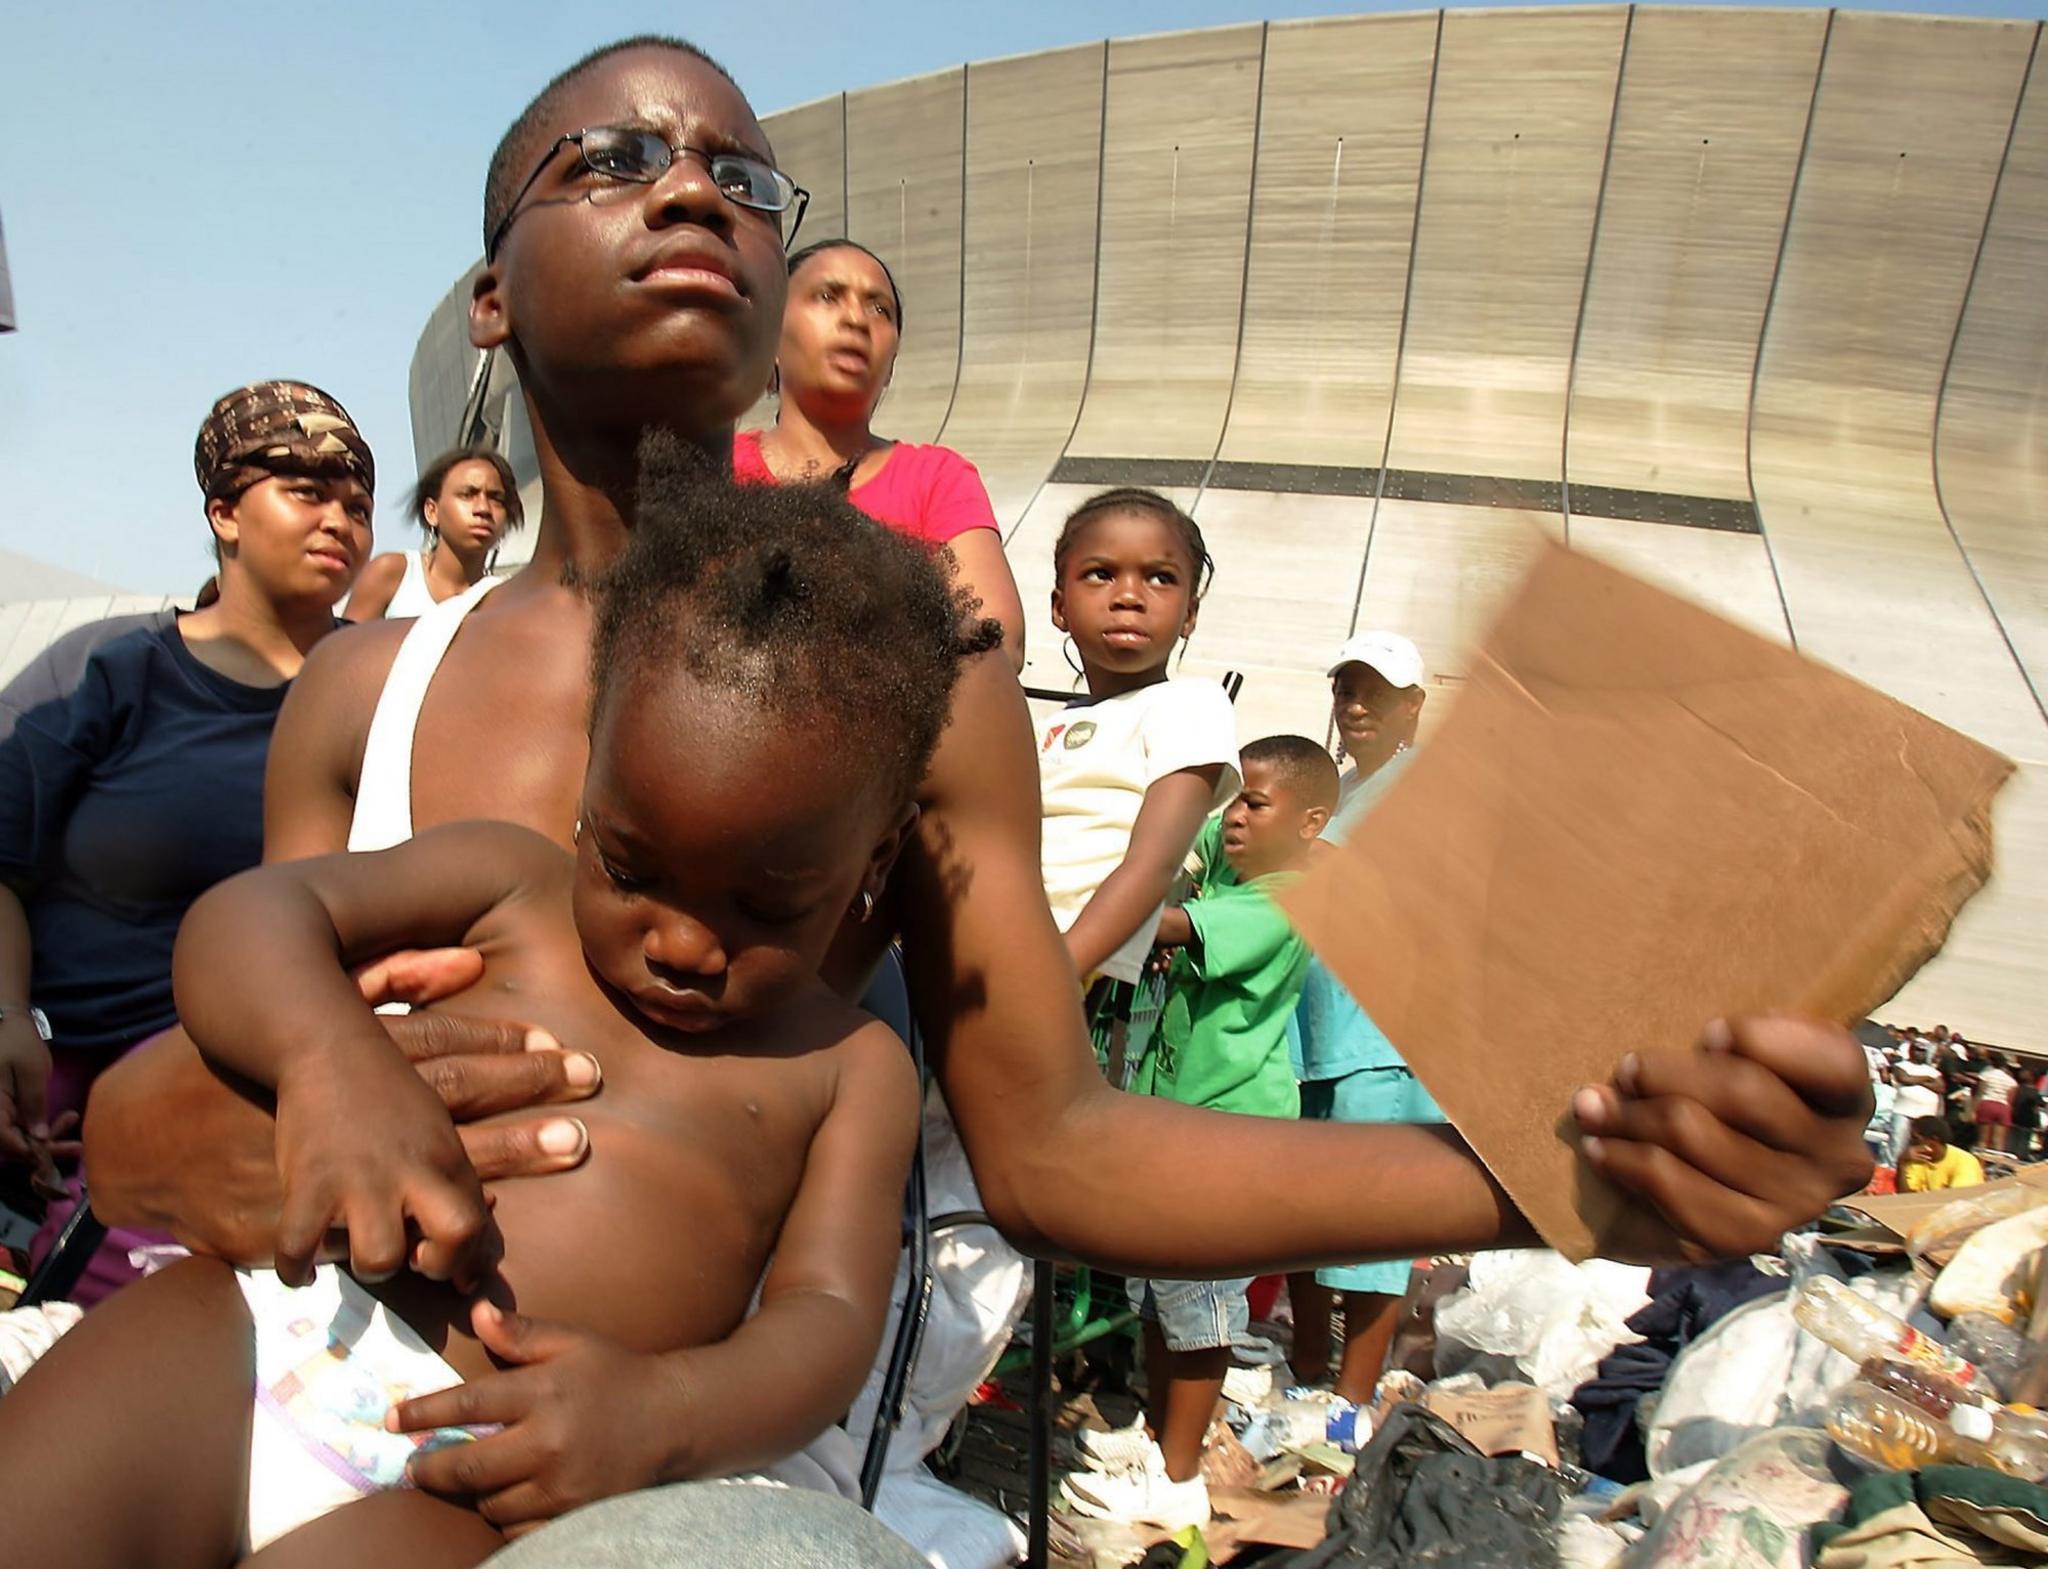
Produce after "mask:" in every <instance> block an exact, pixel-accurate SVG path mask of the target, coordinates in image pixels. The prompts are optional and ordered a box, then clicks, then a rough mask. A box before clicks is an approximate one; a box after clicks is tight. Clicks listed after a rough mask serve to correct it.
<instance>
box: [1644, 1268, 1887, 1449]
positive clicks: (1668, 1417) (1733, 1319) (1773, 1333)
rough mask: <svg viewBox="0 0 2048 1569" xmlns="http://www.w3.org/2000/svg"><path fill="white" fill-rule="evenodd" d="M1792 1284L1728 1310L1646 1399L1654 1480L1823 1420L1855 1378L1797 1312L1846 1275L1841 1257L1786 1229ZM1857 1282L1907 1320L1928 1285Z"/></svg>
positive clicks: (1851, 1366)
mask: <svg viewBox="0 0 2048 1569" xmlns="http://www.w3.org/2000/svg"><path fill="white" fill-rule="evenodd" d="M1784 1251H1785V1259H1786V1262H1787V1263H1788V1264H1790V1266H1791V1269H1792V1275H1791V1278H1790V1280H1789V1281H1788V1282H1787V1285H1788V1287H1789V1289H1788V1290H1787V1291H1786V1292H1785V1293H1783V1294H1780V1295H1777V1296H1770V1297H1761V1298H1759V1299H1758V1300H1757V1301H1755V1302H1751V1303H1748V1304H1746V1305H1745V1306H1743V1307H1740V1308H1737V1309H1736V1310H1735V1311H1734V1312H1733V1313H1730V1314H1729V1315H1728V1316H1727V1317H1726V1318H1724V1319H1722V1320H1721V1322H1720V1323H1718V1324H1716V1325H1714V1327H1713V1328H1712V1329H1709V1330H1708V1331H1707V1332H1706V1333H1705V1334H1704V1335H1702V1336H1700V1338H1699V1339H1698V1340H1695V1341H1694V1342H1693V1343H1692V1344H1691V1345H1689V1346H1687V1347H1686V1348H1685V1350H1684V1351H1683V1352H1681V1353H1680V1354H1679V1357H1678V1360H1677V1361H1676V1362H1674V1363H1672V1365H1671V1372H1670V1375H1669V1377H1667V1378H1666V1379H1665V1381H1664V1389H1663V1391H1662V1393H1661V1394H1659V1395H1658V1396H1657V1397H1656V1398H1655V1399H1654V1400H1645V1401H1644V1402H1643V1405H1642V1407H1641V1410H1640V1417H1639V1419H1640V1420H1641V1421H1642V1423H1643V1424H1644V1443H1643V1452H1644V1458H1645V1459H1646V1461H1647V1462H1648V1464H1649V1469H1650V1475H1651V1476H1653V1477H1663V1476H1668V1475H1669V1474H1670V1473H1672V1472H1673V1471H1680V1470H1683V1469H1685V1468H1686V1467H1688V1466H1692V1465H1697V1464H1699V1463H1700V1462H1701V1461H1703V1460H1718V1459H1719V1458H1721V1457H1722V1456H1723V1455H1726V1454H1728V1453H1730V1452H1731V1451H1732V1450H1734V1449H1735V1448H1736V1447H1737V1446H1738V1445H1739V1444H1741V1443H1743V1442H1744V1441H1745V1440H1746V1439H1748V1438H1749V1437H1750V1436H1751V1435H1752V1434H1755V1433H1760V1432H1762V1431H1763V1430H1764V1429H1766V1428H1772V1427H1785V1426H1801V1427H1818V1426H1820V1425H1821V1422H1822V1420H1823V1418H1824V1417H1825V1415H1826V1411H1827V1405H1828V1402H1829V1400H1830V1399H1831V1398H1832V1397H1833V1395H1834V1394H1835V1392H1836V1391H1837V1390H1839V1389H1841V1388H1842V1386H1843V1385H1845V1384H1847V1383H1848V1382H1849V1381H1850V1380H1851V1379H1852V1378H1854V1377H1855V1376H1856V1364H1855V1363H1853V1362H1851V1361H1850V1360H1849V1359H1848V1358H1847V1357H1845V1356H1842V1355H1840V1354H1838V1353H1837V1352H1835V1351H1832V1350H1830V1349H1829V1348H1828V1346H1827V1345H1825V1344H1824V1343H1823V1342H1822V1341H1820V1340H1818V1339H1816V1338H1815V1337H1814V1336H1812V1335H1809V1334H1807V1333H1806V1331H1804V1330H1803V1329H1801V1328H1800V1327H1799V1326H1798V1324H1796V1323H1794V1322H1793V1319H1792V1299H1793V1297H1795V1296H1796V1295H1797V1294H1798V1288H1799V1287H1800V1286H1802V1285H1804V1284H1805V1283H1806V1282H1807V1281H1808V1280H1810V1279H1812V1278H1813V1277H1814V1276H1816V1275H1830V1276H1833V1277H1834V1278H1836V1279H1840V1278H1842V1277H1841V1271H1840V1270H1838V1269H1837V1268H1836V1267H1835V1265H1834V1262H1833V1260H1831V1259H1830V1258H1829V1257H1828V1255H1827V1254H1826V1253H1825V1252H1823V1251H1822V1250H1821V1248H1820V1247H1819V1246H1818V1244H1816V1243H1815V1241H1814V1239H1813V1238H1811V1237H1807V1236H1788V1237H1787V1238H1785V1241H1784ZM1849 1284H1850V1289H1852V1290H1854V1291H1855V1292H1857V1293H1858V1294H1859V1295H1862V1296H1865V1297H1868V1298H1869V1299H1870V1300H1871V1301H1873V1302H1876V1303H1877V1304H1878V1305H1880V1306H1881V1307H1883V1308H1885V1309H1886V1310H1887V1311H1889V1312H1892V1313H1895V1314H1897V1315H1898V1316H1899V1317H1900V1318H1906V1317H1908V1316H1910V1315H1911V1313H1912V1312H1913V1310H1914V1309H1915V1308H1916V1307H1917V1306H1918V1305H1919V1303H1920V1299H1921V1296H1922V1293H1923V1292H1924V1290H1925V1287H1924V1285H1923V1284H1922V1283H1921V1281H1920V1279H1919V1278H1918V1277H1917V1276H1915V1275H1914V1274H1912V1273H1910V1272H1905V1273H1897V1274H1888V1275H1887V1274H1872V1275H1865V1276H1863V1277H1862V1278H1860V1279H1858V1280H1855V1281H1851V1282H1850V1283H1849Z"/></svg>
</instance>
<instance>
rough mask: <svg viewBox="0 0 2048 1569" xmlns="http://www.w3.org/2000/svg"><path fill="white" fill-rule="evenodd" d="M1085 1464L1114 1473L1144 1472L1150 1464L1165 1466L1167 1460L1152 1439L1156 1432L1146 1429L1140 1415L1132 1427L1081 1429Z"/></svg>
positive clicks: (1093, 1469)
mask: <svg viewBox="0 0 2048 1569" xmlns="http://www.w3.org/2000/svg"><path fill="white" fill-rule="evenodd" d="M1077 1447H1078V1448H1079V1449H1080V1451H1081V1464H1083V1465H1084V1466H1086V1467H1087V1468H1088V1469H1089V1470H1091V1471H1101V1472H1104V1473H1106V1474H1114V1473H1117V1472H1120V1471H1142V1470H1144V1468H1145V1467H1146V1466H1147V1465H1158V1466H1164V1465H1165V1463H1166V1462H1165V1460H1164V1459H1163V1458H1161V1456H1160V1454H1159V1446H1158V1445H1157V1444H1155V1443H1153V1442H1152V1435H1151V1434H1150V1433H1148V1432H1146V1431H1145V1419H1144V1418H1143V1417H1139V1418H1138V1419H1137V1420H1136V1421H1135V1422H1133V1423H1132V1424H1131V1425H1130V1426H1129V1427H1113V1428H1110V1429H1108V1430H1107V1431H1104V1430H1103V1429H1101V1428H1097V1427H1089V1428H1083V1429H1082V1430H1081V1438H1080V1442H1079V1444H1078V1446H1077Z"/></svg>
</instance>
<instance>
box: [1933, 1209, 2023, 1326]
mask: <svg viewBox="0 0 2048 1569" xmlns="http://www.w3.org/2000/svg"><path fill="white" fill-rule="evenodd" d="M2044 1246H2048V1208H2035V1209H2030V1210H2027V1211H2025V1212H2024V1213H2022V1214H2018V1215H2012V1216H2009V1217H2007V1218H2006V1219H2004V1220H1999V1221H1994V1222H1992V1223H1991V1224H1990V1225H1988V1226H1985V1227H1983V1228H1982V1229H1981V1230H1979V1231H1976V1232H1974V1233H1972V1234H1971V1236H1970V1238H1969V1240H1968V1241H1966V1242H1964V1243H1963V1245H1962V1246H1961V1247H1959V1248H1957V1249H1956V1256H1955V1257H1954V1258H1953V1259H1951V1260H1950V1261H1949V1264H1948V1267H1947V1268H1946V1269H1944V1270H1943V1271H1942V1272H1941V1273H1940V1274H1939V1275H1937V1276H1936V1277H1935V1280H1934V1289H1933V1291H1931V1292H1929V1293H1928V1301H1929V1303H1930V1304H1932V1306H1933V1308H1934V1311H1935V1312H1937V1313H1939V1314H1940V1315H1941V1316H1942V1317H1943V1318H1954V1317H1955V1316H1956V1314H1958V1313H1989V1314H1991V1315H1992V1317H1994V1318H1996V1319H1998V1320H1999V1321H2000V1322H2001V1323H2005V1324H2013V1323H2021V1324H2023V1323H2025V1322H2026V1321H2027V1319H2028V1318H2029V1317H2030V1316H2031V1315H2032V1313H2033V1311H2034V1303H2033V1290H2034V1265H2035V1259H2034V1255H2035V1254H2037V1253H2039V1252H2040V1251H2041V1249H2042V1247H2044Z"/></svg>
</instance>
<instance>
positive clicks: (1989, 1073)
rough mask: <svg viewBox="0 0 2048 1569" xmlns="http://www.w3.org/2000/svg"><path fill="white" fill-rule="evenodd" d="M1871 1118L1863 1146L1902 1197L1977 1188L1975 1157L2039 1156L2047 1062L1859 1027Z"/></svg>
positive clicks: (1930, 1036) (1944, 1037) (2045, 1146)
mask: <svg viewBox="0 0 2048 1569" xmlns="http://www.w3.org/2000/svg"><path fill="white" fill-rule="evenodd" d="M1862 1033H1863V1039H1864V1047H1863V1049H1864V1053H1865V1055H1866V1057H1867V1058H1868V1059H1869V1063H1870V1072H1871V1085H1872V1090H1873V1094H1874V1098H1875V1102H1876V1108H1877V1109H1876V1112H1875V1115H1874V1116H1873V1117H1872V1118H1871V1123H1870V1127H1869V1130H1868V1131H1867V1133H1866V1135H1865V1138H1866V1141H1867V1142H1868V1143H1869V1145H1870V1151H1871V1154H1872V1156H1873V1158H1874V1159H1876V1160H1877V1162H1878V1163H1879V1164H1880V1165H1884V1166H1890V1167H1892V1168H1894V1170H1895V1171H1896V1172H1897V1181H1898V1187H1899V1189H1900V1190H1901V1191H1902V1192H1923V1191H1926V1190H1928V1189H1930V1188H1949V1187H1967V1186H1970V1185H1972V1184H1974V1183H1978V1182H1982V1181H1983V1180H1984V1168H1983V1161H1982V1159H1981V1157H1982V1156H1984V1155H1992V1156H1996V1157H2000V1158H2003V1159H2006V1160H2009V1161H2012V1162H2023V1161H2032V1160H2037V1159H2039V1158H2041V1156H2042V1155H2043V1154H2044V1153H2048V1095H2044V1092H2043V1088H2044V1085H2048V1064H2044V1063H2043V1062H2041V1061H2040V1060H2038V1059H2030V1058H2022V1057H2021V1056H2019V1055H2018V1054H2017V1053H2012V1052H2002V1051H1994V1050H1990V1049H1988V1048H1985V1047H1981V1046H1977V1045H1974V1044H1972V1043H1971V1042H1970V1041H1968V1040H1966V1039H1964V1038H1963V1037H1962V1036H1961V1035H1959V1034H1957V1033H1955V1032H1954V1031H1952V1030H1951V1029H1949V1027H1948V1026H1947V1025H1945V1024H1937V1025H1935V1026H1934V1027H1933V1028H1932V1029H1931V1030H1922V1029H1919V1028H1917V1027H1912V1026H1899V1025H1880V1024H1866V1025H1865V1026H1864V1028H1863V1032H1862Z"/></svg>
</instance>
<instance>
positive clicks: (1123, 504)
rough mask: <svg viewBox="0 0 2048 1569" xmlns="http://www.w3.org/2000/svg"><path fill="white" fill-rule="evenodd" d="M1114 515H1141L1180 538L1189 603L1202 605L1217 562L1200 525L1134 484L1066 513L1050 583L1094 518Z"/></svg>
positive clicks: (1062, 568)
mask: <svg viewBox="0 0 2048 1569" xmlns="http://www.w3.org/2000/svg"><path fill="white" fill-rule="evenodd" d="M1113 512H1142V513H1144V514H1145V515H1146V516H1148V517H1153V518H1157V519H1158V520H1159V521H1160V522H1162V523H1164V524H1165V525H1166V526H1167V527H1168V528H1170V529H1172V530H1173V531H1174V532H1175V533H1177V534H1178V535H1179V536H1180V541H1181V543H1182V544H1183V545H1185V546H1186V547H1187V552H1188V561H1189V564H1190V565H1191V566H1193V568H1194V575H1195V581H1194V583H1193V585H1192V587H1191V590H1190V594H1191V599H1190V603H1191V604H1195V605H1199V604H1201V602H1202V596H1203V595H1204V594H1206V593H1208V592H1209V585H1210V584H1211V583H1212V582H1213V581H1215V577H1216V563H1215V561H1214V560H1212V559H1211V557H1210V555H1209V547H1208V546H1207V545H1206V544H1204V543H1203V541H1202V528H1201V525H1200V524H1199V523H1197V522H1196V521H1195V520H1194V519H1193V518H1191V517H1189V516H1188V515H1187V514H1186V513H1185V512H1183V511H1181V509H1180V508H1179V507H1177V506H1175V505H1174V504H1173V503H1172V502H1171V501H1169V500H1168V499H1167V498H1166V497H1164V496H1162V495H1160V494H1159V492H1158V491H1156V490H1144V489H1141V488H1140V487H1138V486H1136V485H1119V486H1118V487H1117V488H1116V489H1114V490H1105V491H1103V492H1102V494H1101V495H1099V496H1090V497H1089V498H1088V499H1087V500H1086V501H1084V502H1082V503H1081V504H1080V505H1079V506H1078V507H1076V508H1074V510H1073V511H1072V512H1070V513H1068V514H1067V521H1066V526H1065V527H1063V528H1062V529H1061V530H1060V537H1059V543H1058V544H1056V545H1054V546H1053V547H1052V575H1053V581H1054V582H1058V581H1059V578H1060V574H1061V572H1062V571H1064V570H1065V568H1066V564H1067V557H1068V556H1070V555H1071V554H1073V550H1074V544H1075V542H1076V541H1077V540H1079V539H1080V537H1081V533H1082V531H1083V530H1084V529H1086V528H1087V527H1088V525H1089V524H1090V523H1093V522H1094V521H1095V520H1096V519H1097V518H1102V517H1107V516H1109V515H1110V514H1111V513H1113Z"/></svg>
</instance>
